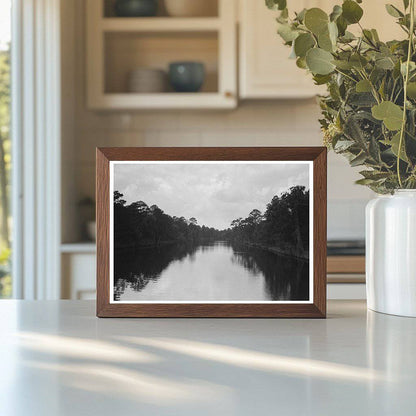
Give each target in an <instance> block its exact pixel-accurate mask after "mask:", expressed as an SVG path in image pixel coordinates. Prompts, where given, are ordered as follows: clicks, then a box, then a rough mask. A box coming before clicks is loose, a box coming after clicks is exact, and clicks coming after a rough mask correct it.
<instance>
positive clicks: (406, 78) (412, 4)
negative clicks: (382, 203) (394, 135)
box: [397, 0, 415, 188]
mask: <svg viewBox="0 0 416 416" xmlns="http://www.w3.org/2000/svg"><path fill="white" fill-rule="evenodd" d="M414 27H415V0H410V30H409V46H408V48H407V60H406V73H405V76H404V81H403V82H404V85H403V94H404V99H403V119H402V128H401V129H400V141H399V149H398V152H397V178H398V180H399V186H400V188H402V187H403V184H402V177H401V174H400V156H401V154H402V147H403V139H404V132H405V129H406V108H407V83H408V82H409V68H410V60H411V58H412V50H413V35H414Z"/></svg>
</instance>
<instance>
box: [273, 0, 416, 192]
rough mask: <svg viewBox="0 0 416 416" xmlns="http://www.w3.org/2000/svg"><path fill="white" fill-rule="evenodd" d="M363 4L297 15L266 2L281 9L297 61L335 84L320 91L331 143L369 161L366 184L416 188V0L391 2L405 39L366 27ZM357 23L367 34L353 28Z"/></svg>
mask: <svg viewBox="0 0 416 416" xmlns="http://www.w3.org/2000/svg"><path fill="white" fill-rule="evenodd" d="M360 3H362V0H355V1H354V0H344V1H343V2H342V4H338V5H335V6H334V7H333V10H332V11H331V13H329V14H328V13H326V12H325V11H324V10H322V9H320V8H316V7H314V8H311V9H304V10H302V11H300V12H297V13H295V15H294V16H293V18H291V17H290V16H289V12H288V9H287V1H286V0H266V5H267V6H268V7H269V8H270V9H273V10H279V11H280V13H279V16H278V18H277V23H278V28H277V32H278V34H279V35H280V36H281V38H282V39H283V41H284V42H285V44H286V45H288V46H290V47H291V48H292V53H291V57H293V58H295V59H296V64H297V66H298V67H300V68H303V69H305V70H307V71H309V72H310V73H311V74H312V76H313V79H314V81H315V83H316V84H317V85H326V87H327V91H328V94H327V95H324V96H320V97H319V102H320V106H321V110H322V115H323V118H322V119H321V120H320V123H321V127H322V131H323V135H324V143H325V144H326V145H327V146H328V148H330V149H333V150H334V151H335V152H336V153H340V154H342V155H344V156H345V157H347V159H348V160H349V162H350V164H351V166H365V168H364V170H362V171H361V172H360V173H361V175H362V179H360V180H358V181H357V183H358V184H361V185H366V186H368V187H370V188H371V189H372V190H374V191H375V192H377V193H380V194H386V193H393V192H394V190H396V189H400V188H404V189H414V188H416V126H415V121H416V63H415V58H416V51H415V39H414V35H415V12H414V7H415V4H414V3H415V0H403V6H402V7H401V8H398V7H395V6H393V5H391V4H387V5H386V6H385V7H386V9H387V12H388V13H389V14H390V15H391V16H392V18H394V19H395V22H396V23H397V24H398V25H399V26H400V28H401V29H402V30H403V32H404V38H405V39H404V40H390V41H387V42H382V41H381V40H380V38H379V36H378V33H377V31H376V30H375V29H371V28H364V27H363V26H362V25H361V23H360V21H361V18H362V16H363V13H364V12H363V9H362V7H361V6H360ZM380 7H382V6H381V5H380ZM386 24H387V23H386ZM352 25H356V26H357V30H354V33H359V35H354V34H353V33H352V32H351V31H350V30H348V29H350V27H351V26H352Z"/></svg>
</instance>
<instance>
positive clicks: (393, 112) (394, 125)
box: [371, 101, 403, 131]
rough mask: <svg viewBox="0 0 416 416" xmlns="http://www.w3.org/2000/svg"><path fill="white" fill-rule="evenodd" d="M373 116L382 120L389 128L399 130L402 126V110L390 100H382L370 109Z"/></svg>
mask: <svg viewBox="0 0 416 416" xmlns="http://www.w3.org/2000/svg"><path fill="white" fill-rule="evenodd" d="M371 113H372V115H373V117H374V118H375V119H377V120H381V121H383V123H384V125H385V126H386V127H387V128H388V129H389V130H393V131H395V130H399V129H400V128H401V127H402V121H403V110H402V109H401V108H400V107H399V106H398V105H397V104H394V103H392V102H391V101H383V102H382V103H380V104H378V105H375V106H374V107H373V108H372V109H371Z"/></svg>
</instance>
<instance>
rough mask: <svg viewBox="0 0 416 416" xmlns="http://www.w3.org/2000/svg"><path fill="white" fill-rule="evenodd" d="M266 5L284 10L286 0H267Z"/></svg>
mask: <svg viewBox="0 0 416 416" xmlns="http://www.w3.org/2000/svg"><path fill="white" fill-rule="evenodd" d="M266 6H267V7H268V8H269V9H271V10H283V9H285V8H286V0H266Z"/></svg>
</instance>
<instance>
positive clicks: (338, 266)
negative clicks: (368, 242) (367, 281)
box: [327, 256, 365, 274]
mask: <svg viewBox="0 0 416 416" xmlns="http://www.w3.org/2000/svg"><path fill="white" fill-rule="evenodd" d="M327 271H328V273H346V274H348V273H351V274H354V273H357V274H364V273H365V256H328V267H327Z"/></svg>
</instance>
